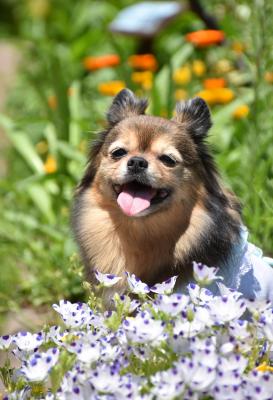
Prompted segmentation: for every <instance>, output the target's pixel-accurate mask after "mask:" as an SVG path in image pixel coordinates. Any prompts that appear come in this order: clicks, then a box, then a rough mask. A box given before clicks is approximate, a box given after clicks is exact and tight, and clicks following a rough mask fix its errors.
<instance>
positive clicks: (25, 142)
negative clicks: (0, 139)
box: [6, 130, 44, 174]
mask: <svg viewBox="0 0 273 400" xmlns="http://www.w3.org/2000/svg"><path fill="white" fill-rule="evenodd" d="M6 134H7V135H8V137H9V139H10V141H11V142H12V144H13V146H14V148H15V149H16V150H17V151H18V153H19V154H20V155H21V156H22V157H23V159H24V160H25V161H26V163H27V164H28V165H29V166H30V168H31V169H32V170H33V171H34V172H38V173H39V174H44V164H43V162H42V160H41V158H40V157H39V156H38V154H37V152H36V150H35V147H34V146H33V144H32V143H31V141H30V139H29V137H28V135H27V134H26V133H24V132H11V131H10V130H7V131H6Z"/></svg>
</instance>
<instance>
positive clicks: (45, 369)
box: [21, 348, 59, 382]
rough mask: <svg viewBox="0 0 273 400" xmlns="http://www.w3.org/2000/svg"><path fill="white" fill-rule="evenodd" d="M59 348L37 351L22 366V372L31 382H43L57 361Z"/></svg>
mask: <svg viewBox="0 0 273 400" xmlns="http://www.w3.org/2000/svg"><path fill="white" fill-rule="evenodd" d="M58 358H59V350H58V349H57V348H53V349H49V350H47V351H46V352H44V353H35V354H33V356H31V357H30V359H29V360H28V361H27V362H26V365H24V366H23V367H22V368H21V372H22V373H23V374H24V375H25V376H26V378H27V380H29V381H31V382H41V381H43V380H45V379H46V377H47V376H48V373H49V371H50V370H51V368H52V367H53V366H54V365H55V364H56V363H57V361H58Z"/></svg>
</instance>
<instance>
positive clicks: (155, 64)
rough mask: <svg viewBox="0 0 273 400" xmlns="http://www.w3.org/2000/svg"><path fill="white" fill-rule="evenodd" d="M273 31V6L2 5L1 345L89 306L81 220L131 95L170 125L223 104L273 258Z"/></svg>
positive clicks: (85, 1)
mask: <svg viewBox="0 0 273 400" xmlns="http://www.w3.org/2000/svg"><path fill="white" fill-rule="evenodd" d="M130 6H132V7H133V8H130ZM128 7H129V9H128ZM272 21H273V3H272V1H270V0H245V1H238V0H221V1H220V0H210V1H205V0H197V1H190V0H189V1H188V0H184V1H180V2H179V1H177V2H153V1H150V2H148V3H145V4H143V3H140V2H136V1H130V0H110V1H104V0H97V1H95V0H77V1H75V0H54V1H53V0H1V2H0V179H1V183H0V208H1V212H0V263H1V264H0V334H1V333H2V334H3V333H11V332H13V331H14V330H17V329H22V328H26V329H37V327H38V326H41V325H42V324H44V323H45V322H46V321H47V320H49V319H51V318H52V317H51V312H50V305H51V304H52V303H54V302H56V301H57V300H58V299H61V298H66V299H70V300H72V301H75V300H82V299H84V296H85V293H84V289H83V286H82V281H83V280H84V273H83V269H82V266H81V263H80V260H79V257H78V255H77V250H76V247H75V244H74V242H73V238H72V234H71V229H70V222H69V209H70V206H71V200H72V196H73V189H74V187H75V185H76V183H77V182H78V180H79V178H80V177H81V175H82V173H83V169H84V166H85V162H86V156H87V153H88V146H89V142H90V140H91V139H92V138H94V137H95V135H96V132H97V131H99V130H100V129H102V128H103V126H104V118H105V112H106V110H107V107H108V106H109V104H110V102H111V100H112V98H113V96H114V95H115V94H116V93H117V92H118V91H119V90H121V89H122V88H123V87H129V88H131V89H132V90H134V91H135V92H136V93H137V94H138V95H140V96H146V97H148V98H149V99H150V106H149V110H148V112H149V113H153V114H155V115H160V116H164V117H171V116H172V113H173V109H174V104H175V102H176V101H178V100H184V99H187V98H190V97H192V96H195V95H199V96H201V97H203V98H204V99H205V100H206V101H207V102H208V103H209V104H210V107H211V111H212V115H213V122H214V125H213V128H212V129H211V135H210V139H209V141H210V142H211V144H212V145H213V147H214V151H215V155H216V159H217V162H218V165H219V166H220V170H221V173H222V175H223V178H224V180H225V182H226V183H227V185H228V186H230V187H231V188H232V189H233V190H234V191H235V192H236V194H237V195H238V197H239V198H240V199H241V202H242V204H243V206H244V221H245V223H246V225H247V226H248V228H249V231H250V239H251V241H252V242H254V243H255V244H256V245H258V246H260V247H261V248H262V249H263V251H264V253H265V254H267V255H271V256H272V254H273V243H272V242H273V240H272V238H273V212H272V211H273V205H272V197H273V165H272V154H273V140H272V139H273V113H272V110H273V52H272V47H273V24H272ZM193 32H194V33H193ZM222 229H223V230H224V229H225V227H224V226H223V227H222ZM51 321H52V320H51Z"/></svg>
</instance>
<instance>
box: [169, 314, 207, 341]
mask: <svg viewBox="0 0 273 400" xmlns="http://www.w3.org/2000/svg"><path fill="white" fill-rule="evenodd" d="M189 312H190V314H191V315H190V317H189V316H188V315H187V314H188V313H189ZM205 328H206V324H205V322H204V321H200V319H199V318H197V315H196V313H195V312H194V311H193V310H190V311H188V312H187V313H184V312H182V318H179V319H176V320H175V322H174V324H173V334H174V339H176V338H177V337H178V336H182V337H183V338H192V337H194V336H196V335H197V334H198V333H201V332H203V331H204V330H205Z"/></svg>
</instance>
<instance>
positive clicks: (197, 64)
mask: <svg viewBox="0 0 273 400" xmlns="http://www.w3.org/2000/svg"><path fill="white" fill-rule="evenodd" d="M206 69H207V68H206V64H205V63H204V62H203V61H202V60H194V61H193V63H192V71H193V73H194V75H196V76H198V77H200V76H203V75H204V74H205V73H206Z"/></svg>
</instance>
